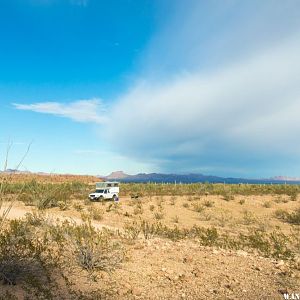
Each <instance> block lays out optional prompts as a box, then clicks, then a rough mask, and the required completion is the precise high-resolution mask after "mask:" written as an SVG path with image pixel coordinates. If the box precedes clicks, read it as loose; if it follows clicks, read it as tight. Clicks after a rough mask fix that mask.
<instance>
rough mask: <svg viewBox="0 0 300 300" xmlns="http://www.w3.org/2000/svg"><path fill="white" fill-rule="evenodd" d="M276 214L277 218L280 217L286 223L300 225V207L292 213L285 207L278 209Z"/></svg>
mask: <svg viewBox="0 0 300 300" xmlns="http://www.w3.org/2000/svg"><path fill="white" fill-rule="evenodd" d="M274 215H275V217H276V218H277V219H280V220H282V221H284V222H286V223H290V224H293V225H300V208H298V209H296V210H295V211H293V212H291V213H289V212H287V211H286V210H283V209H278V210H276V211H275V213H274Z"/></svg>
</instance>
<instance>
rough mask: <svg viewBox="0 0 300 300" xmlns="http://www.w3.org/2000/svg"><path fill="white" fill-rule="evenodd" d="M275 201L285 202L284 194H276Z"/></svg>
mask: <svg viewBox="0 0 300 300" xmlns="http://www.w3.org/2000/svg"><path fill="white" fill-rule="evenodd" d="M274 202H276V203H282V202H284V198H283V196H282V195H278V196H276V198H275V200H274Z"/></svg>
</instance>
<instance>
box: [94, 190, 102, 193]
mask: <svg viewBox="0 0 300 300" xmlns="http://www.w3.org/2000/svg"><path fill="white" fill-rule="evenodd" d="M103 192H104V190H96V191H95V193H103Z"/></svg>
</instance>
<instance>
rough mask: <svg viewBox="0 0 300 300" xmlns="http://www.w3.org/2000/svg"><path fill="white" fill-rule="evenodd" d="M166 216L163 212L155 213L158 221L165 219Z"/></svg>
mask: <svg viewBox="0 0 300 300" xmlns="http://www.w3.org/2000/svg"><path fill="white" fill-rule="evenodd" d="M164 216H165V214H164V213H163V212H162V211H158V212H155V213H154V218H155V219H156V220H162V219H163V218H164Z"/></svg>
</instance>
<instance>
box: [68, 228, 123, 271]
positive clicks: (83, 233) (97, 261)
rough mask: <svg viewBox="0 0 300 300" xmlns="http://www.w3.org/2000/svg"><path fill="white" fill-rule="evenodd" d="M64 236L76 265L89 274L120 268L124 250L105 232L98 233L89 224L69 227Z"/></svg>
mask: <svg viewBox="0 0 300 300" xmlns="http://www.w3.org/2000/svg"><path fill="white" fill-rule="evenodd" d="M65 229H66V230H65V234H66V236H67V237H66V238H67V241H68V244H69V245H70V246H71V247H70V248H71V249H70V251H71V252H72V254H73V255H74V257H75V260H76V262H77V264H78V265H79V266H80V267H82V268H83V269H85V270H87V271H88V272H90V273H93V272H94V271H96V270H103V271H112V270H114V269H115V268H117V267H119V266H120V263H121V262H122V260H123V257H124V250H123V249H122V247H121V244H120V243H119V242H115V241H114V240H113V239H111V236H110V234H109V233H108V232H106V231H98V230H96V229H95V228H94V227H93V226H92V225H91V222H86V223H84V224H82V225H69V226H67V227H66V228H65Z"/></svg>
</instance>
